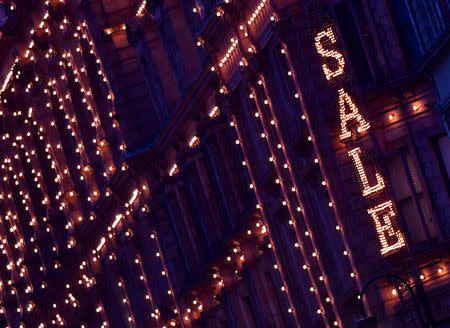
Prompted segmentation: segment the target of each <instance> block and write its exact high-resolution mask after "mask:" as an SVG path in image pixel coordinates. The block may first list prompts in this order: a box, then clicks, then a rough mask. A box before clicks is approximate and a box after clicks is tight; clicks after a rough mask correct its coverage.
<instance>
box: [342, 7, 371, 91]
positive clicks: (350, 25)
mask: <svg viewBox="0 0 450 328" xmlns="http://www.w3.org/2000/svg"><path fill="white" fill-rule="evenodd" d="M334 11H335V13H336V19H337V22H338V25H339V30H340V32H341V36H342V38H343V39H344V44H345V48H346V52H347V55H348V57H349V59H350V62H351V65H352V67H353V70H354V73H355V74H356V77H357V78H358V81H359V82H360V83H362V84H367V83H370V82H373V75H372V72H371V70H370V65H369V61H368V58H367V55H366V52H365V49H364V45H363V43H362V41H361V37H360V35H359V32H358V30H359V26H358V25H357V22H356V21H355V18H354V16H353V12H352V9H351V8H350V6H349V4H348V3H341V4H338V5H336V6H335V7H334Z"/></svg>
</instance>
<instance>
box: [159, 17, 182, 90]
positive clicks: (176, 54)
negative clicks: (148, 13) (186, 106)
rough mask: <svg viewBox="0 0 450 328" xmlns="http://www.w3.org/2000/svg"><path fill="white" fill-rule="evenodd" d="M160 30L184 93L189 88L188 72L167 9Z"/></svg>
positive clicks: (178, 84)
mask: <svg viewBox="0 0 450 328" xmlns="http://www.w3.org/2000/svg"><path fill="white" fill-rule="evenodd" d="M158 30H159V34H160V36H161V40H162V41H163V44H164V48H165V50H166V54H167V57H168V58H169V62H170V65H171V67H172V70H173V72H174V75H175V80H176V82H177V86H178V89H179V90H180V93H184V92H185V91H186V90H187V88H188V79H187V77H186V76H187V74H186V70H185V67H184V64H183V58H182V57H181V52H180V49H179V48H178V44H177V40H176V37H175V31H174V30H173V27H172V22H171V20H170V17H169V14H168V13H167V11H166V12H164V13H163V16H162V17H161V21H160V23H159V25H158Z"/></svg>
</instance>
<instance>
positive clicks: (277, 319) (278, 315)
mask: <svg viewBox="0 0 450 328" xmlns="http://www.w3.org/2000/svg"><path fill="white" fill-rule="evenodd" d="M264 277H265V278H266V281H267V285H268V286H267V291H266V293H267V296H268V298H269V299H268V300H267V302H268V303H269V307H270V312H271V315H272V319H273V322H274V324H276V325H277V327H284V326H285V325H284V321H283V315H282V312H281V309H280V304H279V303H278V297H277V290H276V288H275V284H274V282H273V279H272V276H271V275H270V272H264Z"/></svg>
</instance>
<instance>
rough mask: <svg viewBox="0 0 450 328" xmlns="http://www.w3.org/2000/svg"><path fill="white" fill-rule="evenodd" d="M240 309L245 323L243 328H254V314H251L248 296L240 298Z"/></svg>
mask: <svg viewBox="0 0 450 328" xmlns="http://www.w3.org/2000/svg"><path fill="white" fill-rule="evenodd" d="M242 307H243V310H244V317H245V321H246V323H245V327H248V328H256V324H255V314H254V313H253V309H252V305H251V304H250V298H249V297H248V296H244V297H243V298H242Z"/></svg>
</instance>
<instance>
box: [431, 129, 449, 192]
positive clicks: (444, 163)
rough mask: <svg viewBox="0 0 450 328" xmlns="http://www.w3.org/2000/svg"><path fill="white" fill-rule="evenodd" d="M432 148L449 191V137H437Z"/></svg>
mask: <svg viewBox="0 0 450 328" xmlns="http://www.w3.org/2000/svg"><path fill="white" fill-rule="evenodd" d="M434 148H435V152H436V155H437V157H438V161H439V166H440V168H441V172H442V176H443V178H444V181H445V184H446V185H447V190H448V191H450V138H449V137H448V136H445V135H444V136H439V137H437V138H436V139H435V142H434Z"/></svg>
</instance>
